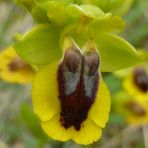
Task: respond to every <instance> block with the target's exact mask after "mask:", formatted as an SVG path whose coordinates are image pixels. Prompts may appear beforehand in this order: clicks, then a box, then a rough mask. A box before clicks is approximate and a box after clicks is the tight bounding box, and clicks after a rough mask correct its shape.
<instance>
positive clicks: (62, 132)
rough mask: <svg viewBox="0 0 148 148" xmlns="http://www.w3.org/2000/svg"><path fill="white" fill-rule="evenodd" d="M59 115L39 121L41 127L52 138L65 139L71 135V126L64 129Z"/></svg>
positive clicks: (68, 138)
mask: <svg viewBox="0 0 148 148" xmlns="http://www.w3.org/2000/svg"><path fill="white" fill-rule="evenodd" d="M59 120H60V115H59V114H56V115H54V116H53V118H51V120H49V121H46V122H41V124H42V128H43V130H44V131H45V133H46V134H47V135H48V136H49V137H51V138H52V139H54V140H59V141H67V140H70V139H71V138H72V136H73V131H74V129H73V127H70V128H69V129H65V128H64V127H63V126H62V125H61V123H60V121H59Z"/></svg>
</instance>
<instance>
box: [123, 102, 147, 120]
mask: <svg viewBox="0 0 148 148" xmlns="http://www.w3.org/2000/svg"><path fill="white" fill-rule="evenodd" d="M125 107H126V108H127V109H128V110H129V111H131V112H132V113H133V114H134V115H135V116H139V117H141V116H144V115H146V112H145V110H144V108H142V107H141V106H140V105H139V104H137V103H135V102H128V103H126V104H125Z"/></svg>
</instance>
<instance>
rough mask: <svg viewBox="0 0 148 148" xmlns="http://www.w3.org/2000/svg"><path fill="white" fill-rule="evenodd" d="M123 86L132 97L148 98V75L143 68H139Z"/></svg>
mask: <svg viewBox="0 0 148 148" xmlns="http://www.w3.org/2000/svg"><path fill="white" fill-rule="evenodd" d="M123 86H124V88H125V90H126V91H127V92H128V93H129V94H130V95H132V96H135V97H140V98H143V97H144V98H145V97H147V98H148V73H147V72H146V70H145V69H144V68H143V67H137V68H135V69H134V70H133V72H132V73H131V74H130V75H129V76H128V77H127V78H126V79H125V81H124V83H123Z"/></svg>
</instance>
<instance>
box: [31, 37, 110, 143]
mask: <svg viewBox="0 0 148 148" xmlns="http://www.w3.org/2000/svg"><path fill="white" fill-rule="evenodd" d="M63 49H64V50H63V53H64V54H63V57H62V59H61V60H59V61H54V62H53V63H51V64H50V65H48V66H47V67H45V68H43V69H42V70H41V71H40V72H39V73H38V74H37V76H36V78H35V81H34V83H33V105H34V111H35V113H36V114H37V115H38V116H39V118H40V120H41V124H42V128H43V130H44V131H45V132H46V133H47V134H48V136H50V137H51V138H53V139H55V140H60V141H67V140H70V139H72V140H73V141H75V142H76V143H79V144H90V143H93V142H95V141H97V140H98V139H99V138H100V137H101V133H102V128H104V127H105V123H106V122H107V120H108V116H109V110H110V95H109V91H108V89H107V87H106V85H105V83H104V82H103V80H102V77H101V73H100V71H99V67H100V58H99V53H98V51H97V49H96V46H95V44H94V42H93V40H91V41H89V42H88V43H87V44H86V45H85V46H84V48H83V50H82V51H81V50H80V49H79V47H78V46H77V45H76V43H74V41H73V40H72V39H71V38H69V37H66V38H65V40H64V46H63Z"/></svg>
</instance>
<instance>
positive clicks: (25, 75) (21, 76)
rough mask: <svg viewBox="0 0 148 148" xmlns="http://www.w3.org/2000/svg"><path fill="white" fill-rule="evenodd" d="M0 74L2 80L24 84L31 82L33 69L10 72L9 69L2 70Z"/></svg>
mask: <svg viewBox="0 0 148 148" xmlns="http://www.w3.org/2000/svg"><path fill="white" fill-rule="evenodd" d="M0 76H1V78H2V79H3V80H5V81H7V82H11V83H19V84H26V83H31V82H32V80H33V78H34V76H35V72H34V71H30V70H28V71H25V70H23V71H22V70H21V71H17V72H11V71H9V70H3V71H1V73H0Z"/></svg>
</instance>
